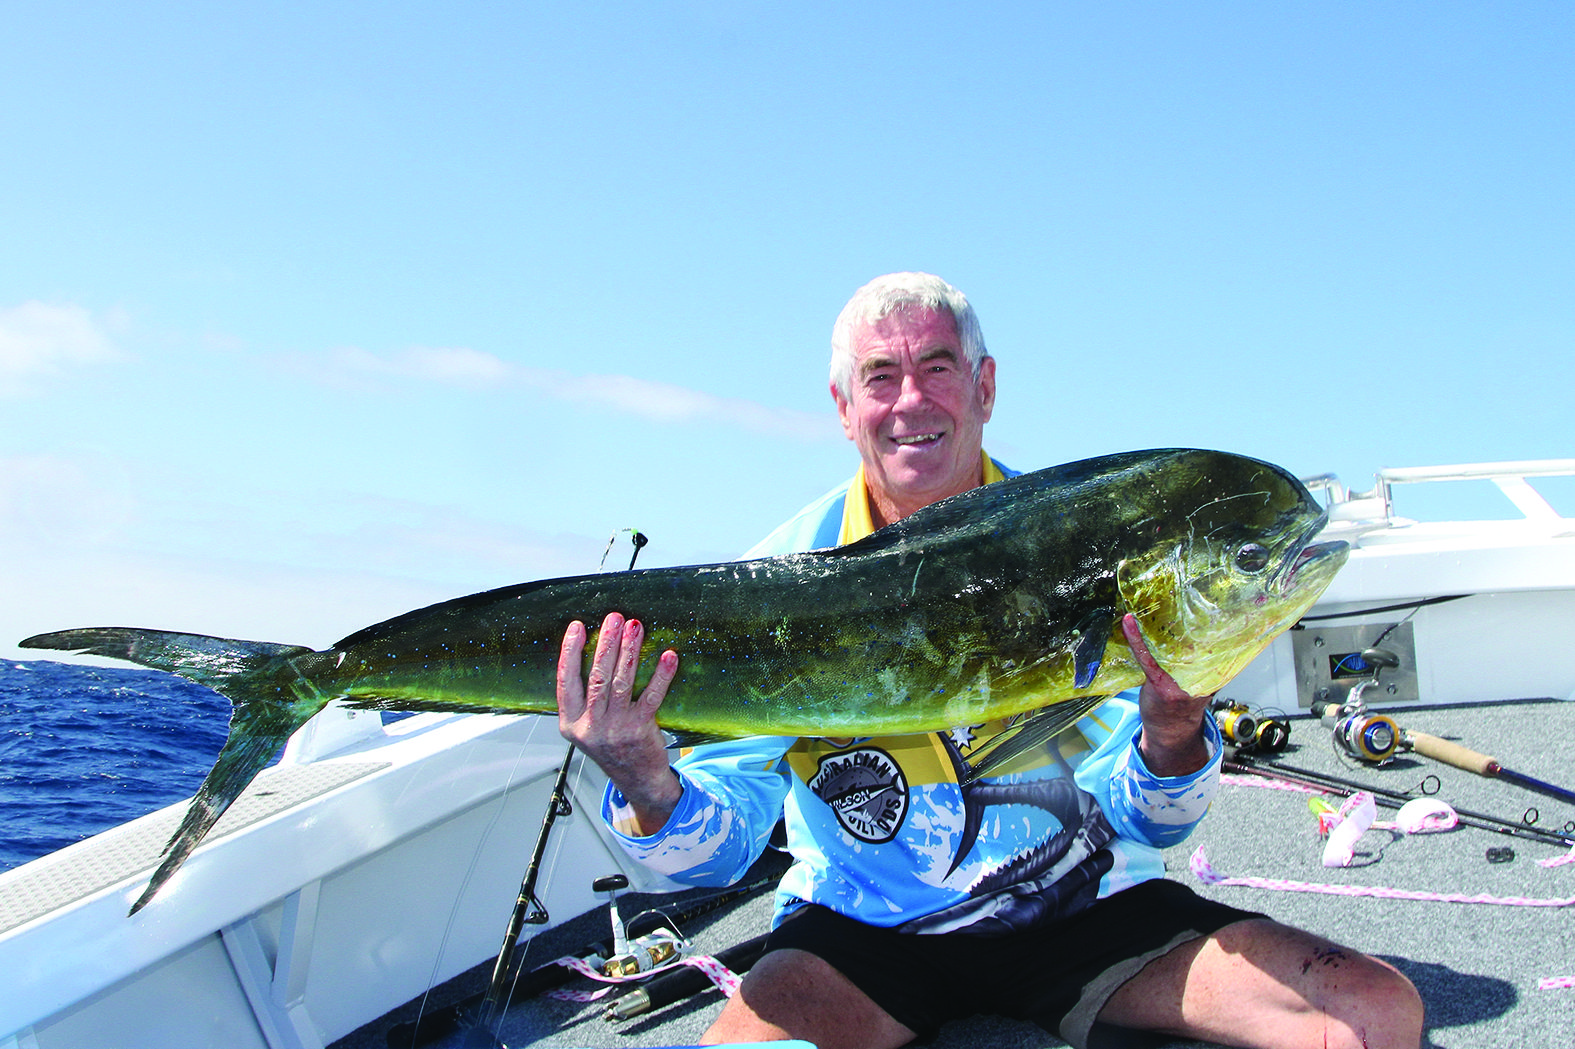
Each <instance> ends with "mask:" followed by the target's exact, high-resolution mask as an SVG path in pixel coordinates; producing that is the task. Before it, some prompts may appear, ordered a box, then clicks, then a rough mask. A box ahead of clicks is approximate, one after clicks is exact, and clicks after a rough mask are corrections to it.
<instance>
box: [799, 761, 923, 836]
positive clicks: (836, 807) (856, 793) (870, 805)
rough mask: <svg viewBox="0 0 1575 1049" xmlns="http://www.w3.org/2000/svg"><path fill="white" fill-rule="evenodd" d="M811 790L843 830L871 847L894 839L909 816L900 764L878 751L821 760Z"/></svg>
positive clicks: (905, 783)
mask: <svg viewBox="0 0 1575 1049" xmlns="http://www.w3.org/2000/svg"><path fill="white" fill-rule="evenodd" d="M808 786H809V789H810V790H812V791H814V793H815V796H816V797H818V798H819V799H820V800H821V801H824V802H825V803H826V804H827V805H829V806H831V811H833V812H835V813H836V814H837V822H838V823H840V824H842V828H843V829H844V830H846V831H847V832H848V833H849V834H851V835H853V836H854V837H855V838H858V839H859V840H860V841H866V842H869V843H870V844H872V845H879V844H880V843H882V842H887V841H890V840H891V839H892V838H895V837H896V836H897V831H898V830H899V829H900V828H901V827H902V820H903V817H905V816H906V815H907V814H908V780H907V778H906V777H905V776H903V774H902V769H900V768H898V767H897V763H896V762H895V761H893V760H892V759H891V758H890V756H888V755H887V754H886V752H885V751H883V750H878V749H876V748H875V747H863V748H861V749H859V750H849V751H844V752H842V753H840V754H832V755H830V756H828V757H826V758H824V759H822V761H821V762H820V768H819V769H818V770H817V771H816V772H815V775H814V778H812V779H811V780H810V781H809V784H808Z"/></svg>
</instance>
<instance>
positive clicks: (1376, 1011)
mask: <svg viewBox="0 0 1575 1049" xmlns="http://www.w3.org/2000/svg"><path fill="white" fill-rule="evenodd" d="M1352 975H1353V976H1354V977H1355V979H1353V980H1351V982H1350V983H1348V984H1342V986H1341V988H1340V990H1341V992H1342V994H1341V998H1342V999H1343V1001H1342V1002H1341V1004H1339V1005H1338V1006H1334V1007H1333V1008H1331V1010H1330V1011H1331V1012H1336V1013H1337V1014H1338V1015H1340V1018H1341V1019H1342V1020H1343V1021H1344V1022H1345V1024H1346V1025H1347V1026H1348V1027H1349V1029H1350V1032H1351V1035H1352V1041H1351V1044H1352V1045H1353V1046H1368V1045H1373V1046H1377V1045H1393V1046H1403V1047H1410V1046H1415V1045H1420V1044H1421V1041H1422V1024H1423V1008H1422V996H1421V995H1420V994H1418V993H1417V989H1416V986H1415V985H1414V984H1412V983H1411V981H1410V980H1408V979H1406V977H1405V975H1404V974H1403V973H1401V972H1400V971H1399V970H1397V969H1395V968H1394V967H1393V966H1391V965H1388V964H1387V963H1385V962H1382V961H1380V960H1378V959H1377V958H1370V957H1365V956H1364V957H1363V958H1362V965H1360V966H1359V967H1358V970H1357V971H1356V972H1355V973H1353V974H1352ZM1331 1044H1332V1043H1331Z"/></svg>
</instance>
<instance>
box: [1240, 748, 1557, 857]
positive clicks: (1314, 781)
mask: <svg viewBox="0 0 1575 1049" xmlns="http://www.w3.org/2000/svg"><path fill="white" fill-rule="evenodd" d="M1222 767H1223V768H1224V769H1225V771H1227V772H1244V773H1247V774H1248V775H1254V776H1264V777H1269V776H1273V777H1274V778H1277V779H1283V780H1285V781H1286V782H1288V783H1297V784H1300V785H1301V786H1304V787H1313V788H1316V789H1318V790H1327V791H1334V790H1346V791H1358V790H1360V791H1366V792H1367V793H1369V794H1371V795H1373V800H1374V801H1376V802H1377V803H1378V804H1380V805H1383V806H1384V807H1385V808H1399V807H1400V806H1401V805H1403V804H1404V803H1405V802H1407V801H1411V800H1413V795H1409V794H1403V793H1401V792H1399V791H1394V790H1387V789H1385V788H1383V787H1374V786H1371V785H1369V784H1365V783H1358V782H1357V781H1355V780H1350V779H1345V778H1343V777H1341V776H1332V775H1329V774H1328V773H1324V772H1315V771H1313V770H1312V769H1303V768H1297V767H1296V766H1294V765H1286V764H1283V763H1281V762H1278V761H1257V760H1252V759H1244V756H1243V755H1241V754H1240V753H1238V754H1237V755H1236V760H1235V761H1226V762H1225V763H1224V764H1223V766H1222ZM1265 769H1268V770H1270V771H1268V772H1266V771H1264V770H1265ZM1435 778H1436V777H1435ZM1451 808H1454V806H1451ZM1455 814H1456V816H1458V817H1459V819H1460V823H1461V824H1462V825H1464V826H1467V827H1475V828H1476V829H1478V830H1486V831H1492V832H1493V833H1495V834H1509V835H1513V836H1516V837H1522V838H1529V839H1531V840H1533V841H1540V842H1542V843H1543V844H1545V845H1561V846H1566V847H1567V846H1571V845H1575V833H1566V832H1562V831H1556V830H1546V829H1544V828H1541V827H1534V826H1531V825H1530V824H1527V823H1514V822H1512V821H1510V820H1506V819H1500V818H1499V817H1497V816H1489V815H1488V814H1486V813H1483V812H1473V811H1472V810H1470V809H1462V808H1455Z"/></svg>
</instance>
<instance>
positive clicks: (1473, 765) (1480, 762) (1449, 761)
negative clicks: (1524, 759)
mask: <svg viewBox="0 0 1575 1049" xmlns="http://www.w3.org/2000/svg"><path fill="white" fill-rule="evenodd" d="M1405 737H1406V741H1407V742H1408V743H1410V744H1411V749H1412V750H1414V751H1416V752H1417V753H1418V754H1421V755H1423V756H1424V757H1429V758H1432V759H1433V760H1434V761H1442V762H1443V763H1444V764H1446V765H1453V766H1455V768H1457V769H1465V770H1466V771H1467V772H1475V773H1476V774H1477V775H1478V776H1494V775H1497V774H1498V768H1499V765H1498V762H1497V761H1496V760H1494V759H1493V758H1490V757H1488V756H1487V755H1486V754H1478V753H1477V752H1476V751H1474V750H1471V749H1469V748H1467V747H1462V746H1461V745H1460V744H1459V743H1451V742H1450V741H1449V740H1447V739H1440V738H1438V737H1437V736H1430V735H1428V734H1427V733H1426V732H1411V731H1409V730H1408V731H1407V732H1406V734H1405Z"/></svg>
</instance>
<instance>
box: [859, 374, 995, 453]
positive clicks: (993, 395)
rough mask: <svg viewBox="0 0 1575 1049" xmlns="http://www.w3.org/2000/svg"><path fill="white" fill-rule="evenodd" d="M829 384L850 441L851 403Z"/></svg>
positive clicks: (991, 396)
mask: <svg viewBox="0 0 1575 1049" xmlns="http://www.w3.org/2000/svg"><path fill="white" fill-rule="evenodd" d="M829 385H830V387H831V399H832V400H834V401H836V402H837V418H839V419H841V420H842V432H843V433H845V434H847V435H848V440H850V441H851V440H853V417H852V414H851V413H852V410H853V405H852V403H851V402H850V401H849V400H848V399H847V398H846V397H844V396H842V391H841V390H839V389H837V384H836V383H835V382H832V383H830V384H829ZM990 399H991V400H992V401H993V400H994V399H995V390H994V387H991V390H990Z"/></svg>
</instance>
